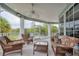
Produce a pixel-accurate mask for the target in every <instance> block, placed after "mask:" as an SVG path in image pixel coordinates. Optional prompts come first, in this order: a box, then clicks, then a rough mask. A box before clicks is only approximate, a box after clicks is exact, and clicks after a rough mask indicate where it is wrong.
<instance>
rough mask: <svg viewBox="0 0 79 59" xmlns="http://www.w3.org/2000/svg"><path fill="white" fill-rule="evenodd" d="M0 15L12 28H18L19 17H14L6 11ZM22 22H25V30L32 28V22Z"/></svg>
mask: <svg viewBox="0 0 79 59" xmlns="http://www.w3.org/2000/svg"><path fill="white" fill-rule="evenodd" d="M0 15H1V16H2V17H4V18H5V19H6V20H7V21H8V22H9V23H10V25H11V27H12V28H20V18H19V17H17V16H15V15H13V14H11V13H9V12H6V11H3V12H1V13H0ZM24 22H25V24H24V27H25V28H30V27H32V21H29V20H25V21H24Z"/></svg>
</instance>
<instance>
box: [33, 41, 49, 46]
mask: <svg viewBox="0 0 79 59" xmlns="http://www.w3.org/2000/svg"><path fill="white" fill-rule="evenodd" d="M34 44H36V45H48V42H47V41H36V42H35V43H34Z"/></svg>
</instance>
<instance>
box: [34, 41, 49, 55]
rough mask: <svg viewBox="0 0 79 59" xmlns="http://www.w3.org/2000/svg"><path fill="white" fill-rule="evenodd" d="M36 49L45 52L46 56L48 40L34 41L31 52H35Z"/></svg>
mask: <svg viewBox="0 0 79 59" xmlns="http://www.w3.org/2000/svg"><path fill="white" fill-rule="evenodd" d="M36 51H37V52H43V53H47V56H48V41H36V42H34V47H33V54H35V52H36Z"/></svg>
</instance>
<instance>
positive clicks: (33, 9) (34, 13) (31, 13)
mask: <svg viewBox="0 0 79 59" xmlns="http://www.w3.org/2000/svg"><path fill="white" fill-rule="evenodd" d="M31 7H32V8H31V9H32V10H31V11H30V16H29V17H31V18H35V19H38V18H39V14H38V13H37V12H36V10H35V8H34V7H35V4H34V3H32V4H31Z"/></svg>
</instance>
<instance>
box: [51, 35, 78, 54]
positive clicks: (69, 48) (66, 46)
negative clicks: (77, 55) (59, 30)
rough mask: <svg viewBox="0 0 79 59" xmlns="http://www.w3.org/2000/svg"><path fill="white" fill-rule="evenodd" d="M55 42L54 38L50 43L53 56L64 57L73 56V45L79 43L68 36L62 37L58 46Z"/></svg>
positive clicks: (76, 39)
mask: <svg viewBox="0 0 79 59" xmlns="http://www.w3.org/2000/svg"><path fill="white" fill-rule="evenodd" d="M57 40H58V39H57V38H56V37H54V41H52V48H53V51H54V53H55V55H66V53H70V54H71V55H73V47H74V45H75V44H77V43H79V39H78V38H75V37H70V36H62V38H61V43H60V44H59V43H58V42H57Z"/></svg>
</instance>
